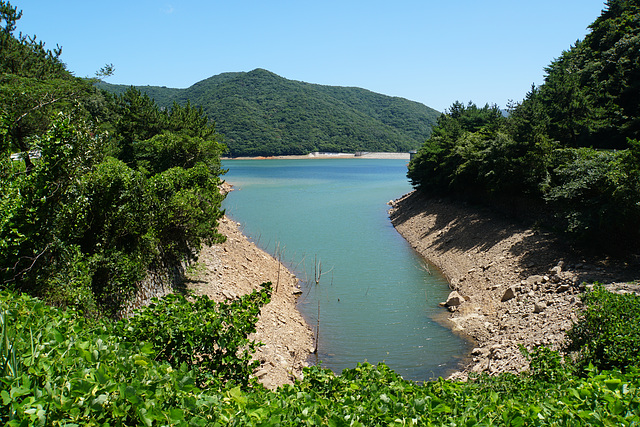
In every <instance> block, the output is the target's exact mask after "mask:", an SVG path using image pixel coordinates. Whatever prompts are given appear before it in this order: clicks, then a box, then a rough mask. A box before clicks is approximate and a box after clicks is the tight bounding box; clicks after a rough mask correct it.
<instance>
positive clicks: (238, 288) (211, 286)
mask: <svg viewBox="0 0 640 427" xmlns="http://www.w3.org/2000/svg"><path fill="white" fill-rule="evenodd" d="M218 229H219V231H220V233H222V234H224V235H225V236H227V241H226V242H225V243H222V244H219V245H215V246H210V247H205V248H204V249H203V250H202V252H201V253H200V257H199V260H198V264H197V265H196V266H195V268H194V269H193V271H191V272H190V274H189V279H190V280H189V281H188V287H189V288H190V289H192V290H193V291H195V292H196V293H197V294H204V295H208V296H209V297H210V298H212V299H214V300H216V301H222V300H225V299H233V298H236V297H238V296H240V295H244V294H247V293H250V292H251V291H253V290H254V289H258V288H259V286H260V284H261V283H264V282H271V283H272V284H273V294H272V296H271V302H270V303H269V304H267V305H266V306H265V307H264V308H263V309H262V312H261V314H260V320H259V321H258V323H257V325H256V333H255V334H253V335H252V336H251V337H250V338H251V339H253V340H255V341H260V342H262V343H264V346H262V347H260V348H259V349H258V350H257V352H256V354H255V357H254V358H255V359H256V360H259V361H260V367H259V368H258V369H257V370H256V372H255V373H254V375H255V376H256V377H258V378H259V379H260V382H262V383H263V384H264V385H265V386H266V387H269V388H272V389H273V388H276V387H278V386H280V385H283V384H287V383H289V384H290V383H292V382H293V379H294V378H296V377H299V376H300V375H301V373H302V368H303V367H304V366H307V362H306V361H307V359H308V357H309V354H310V353H311V352H313V351H314V342H313V334H312V331H311V329H310V328H309V326H308V325H307V323H306V322H305V320H304V318H303V317H302V315H301V314H300V312H299V311H298V310H297V308H296V298H297V295H298V293H299V288H298V279H297V278H296V277H295V276H294V275H293V274H292V273H291V272H290V271H289V270H287V269H286V267H284V265H282V264H281V263H280V262H279V261H278V260H276V259H275V258H273V257H272V256H270V255H269V254H267V253H266V252H264V251H263V250H261V249H259V248H258V247H257V246H256V245H255V244H254V243H253V242H251V241H249V240H248V239H247V238H246V237H245V236H244V235H243V234H242V232H241V231H240V229H239V224H238V223H236V222H234V221H232V220H231V219H229V218H227V217H224V218H223V219H222V220H221V221H220V223H219V226H218Z"/></svg>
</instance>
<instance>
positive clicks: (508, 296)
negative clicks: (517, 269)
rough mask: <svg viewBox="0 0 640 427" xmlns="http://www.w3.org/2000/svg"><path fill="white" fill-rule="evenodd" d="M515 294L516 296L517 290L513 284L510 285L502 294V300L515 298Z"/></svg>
mask: <svg viewBox="0 0 640 427" xmlns="http://www.w3.org/2000/svg"><path fill="white" fill-rule="evenodd" d="M515 296H516V292H515V291H514V289H513V287H512V286H509V287H508V288H507V290H506V291H504V294H503V295H502V299H501V300H500V301H502V302H505V301H509V300H510V299H513V298H515Z"/></svg>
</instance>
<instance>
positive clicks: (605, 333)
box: [567, 285, 640, 371]
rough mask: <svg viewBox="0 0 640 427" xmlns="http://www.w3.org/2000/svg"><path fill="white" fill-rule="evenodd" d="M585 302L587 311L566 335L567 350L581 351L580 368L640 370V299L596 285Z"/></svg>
mask: <svg viewBox="0 0 640 427" xmlns="http://www.w3.org/2000/svg"><path fill="white" fill-rule="evenodd" d="M583 300H584V303H585V304H586V309H585V311H584V313H583V314H582V317H581V318H580V320H579V321H578V322H577V323H575V324H574V325H573V327H572V328H571V329H570V330H569V331H568V333H567V335H568V338H569V340H570V343H569V345H568V349H569V350H574V351H578V366H580V367H582V368H585V367H587V366H588V365H590V364H591V365H593V366H595V367H596V368H598V369H613V368H617V369H621V370H623V371H624V370H627V369H629V368H631V367H640V329H639V328H638V325H640V297H639V296H637V295H633V294H614V293H611V292H609V291H607V290H606V289H605V288H604V287H602V286H600V285H596V286H595V287H594V288H593V289H592V290H591V291H589V292H587V293H586V294H585V295H584V297H583Z"/></svg>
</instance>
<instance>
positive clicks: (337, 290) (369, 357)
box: [224, 159, 468, 380]
mask: <svg viewBox="0 0 640 427" xmlns="http://www.w3.org/2000/svg"><path fill="white" fill-rule="evenodd" d="M224 167H225V168H228V169H229V172H228V173H227V175H226V177H225V179H226V180H227V181H228V182H229V183H231V184H233V185H234V188H235V190H236V191H233V192H231V193H230V194H229V195H228V196H227V199H226V200H225V203H224V208H225V209H226V211H227V214H228V215H229V216H230V217H231V218H233V219H234V220H236V221H238V222H241V223H242V225H243V230H244V233H245V234H246V235H248V236H249V237H250V238H251V239H252V240H253V241H255V242H256V243H257V244H258V245H259V246H261V247H262V248H263V249H265V250H267V251H268V252H269V253H271V254H274V255H277V256H278V257H279V258H280V259H282V260H283V262H285V264H287V265H288V266H289V267H290V268H291V269H292V270H293V271H294V272H295V273H296V274H297V275H298V277H299V278H300V279H301V280H302V281H303V283H302V288H303V291H304V293H303V295H302V296H301V297H300V304H299V308H300V310H301V311H302V313H303V315H304V316H305V318H306V319H307V321H308V322H309V324H310V325H311V326H313V327H314V328H316V325H319V328H318V329H319V330H318V353H317V358H318V360H319V361H320V362H321V363H322V366H324V367H328V368H330V369H332V370H333V371H335V372H341V371H342V370H343V369H345V368H353V367H355V366H356V364H357V363H358V362H364V361H368V362H369V363H373V364H376V363H378V362H382V361H384V362H385V363H386V364H388V365H389V366H390V367H391V368H392V369H394V370H395V371H397V372H398V373H399V374H401V375H402V376H403V377H404V378H407V379H412V380H427V379H430V378H433V377H436V376H439V375H444V374H446V372H447V371H450V370H452V369H455V368H456V366H457V363H459V361H460V356H461V355H463V354H465V353H466V352H467V351H468V348H467V345H468V344H467V343H466V342H465V341H464V340H462V339H461V338H460V337H458V336H456V335H454V334H452V333H451V331H450V330H449V329H448V328H446V327H443V326H442V325H440V324H439V323H437V322H436V321H434V317H435V316H437V315H441V314H442V310H443V309H442V308H441V307H439V306H438V302H440V301H443V300H445V299H446V297H447V295H448V293H449V288H448V285H447V282H446V280H445V279H444V278H443V277H442V276H441V275H440V274H439V273H438V272H437V270H436V269H435V268H433V267H432V266H429V265H427V264H426V263H425V261H424V260H423V259H422V258H421V257H420V256H419V255H418V254H417V253H416V252H415V251H414V250H413V249H412V248H411V247H410V246H409V245H408V244H407V242H406V241H405V240H404V239H403V238H402V237H401V236H400V235H399V234H398V233H397V232H396V230H395V229H394V228H393V226H392V225H391V223H390V221H389V218H388V215H387V210H388V208H389V207H388V206H387V205H386V203H387V202H388V201H389V200H392V199H396V198H398V197H400V196H401V195H403V194H405V193H407V192H409V191H410V190H411V187H410V185H409V183H408V182H407V178H406V176H405V175H406V161H405V160H368V159H309V160H226V161H224ZM318 265H319V266H320V267H318ZM318 271H320V272H321V275H320V278H319V281H318V283H317V284H316V280H315V278H316V277H317V276H318V275H319V274H318ZM318 317H319V320H318Z"/></svg>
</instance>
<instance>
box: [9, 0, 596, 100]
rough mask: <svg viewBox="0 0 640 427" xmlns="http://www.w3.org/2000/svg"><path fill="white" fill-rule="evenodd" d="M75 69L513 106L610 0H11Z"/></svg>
mask: <svg viewBox="0 0 640 427" xmlns="http://www.w3.org/2000/svg"><path fill="white" fill-rule="evenodd" d="M11 3H12V4H13V5H14V6H17V7H18V9H21V10H22V11H23V18H22V19H21V20H20V21H19V22H18V31H22V32H23V33H25V34H30V35H34V34H35V35H37V37H38V39H40V40H43V41H45V42H46V43H47V46H48V47H50V48H53V47H55V46H56V44H59V45H60V46H62V48H63V53H62V60H63V61H64V62H65V63H67V66H68V69H69V70H70V71H72V72H74V73H75V75H77V76H81V77H84V76H93V75H94V74H95V72H96V71H97V70H98V69H100V68H101V67H102V66H103V65H105V64H107V63H112V64H113V65H114V66H115V69H116V72H115V75H114V76H112V77H110V78H109V79H107V81H108V82H110V83H121V84H133V85H158V86H167V87H176V88H184V87H188V86H190V85H192V84H194V83H196V82H198V81H200V80H203V79H205V78H207V77H211V76H213V75H216V74H220V73H223V72H228V71H250V70H253V69H255V68H265V69H267V70H269V71H272V72H274V73H276V74H278V75H280V76H282V77H285V78H287V79H291V80H301V81H305V82H309V83H318V84H325V85H335V86H357V87H361V88H365V89H369V90H372V91H374V92H379V93H383V94H386V95H391V96H400V97H403V98H407V99H411V100H414V101H418V102H421V103H423V104H426V105H428V106H430V107H432V108H435V109H437V110H440V111H444V110H445V109H446V108H448V107H449V106H450V105H451V104H452V103H453V102H454V101H462V102H468V101H473V102H475V103H476V104H479V105H484V104H485V103H491V104H493V103H495V104H498V105H499V106H501V107H504V106H506V104H507V102H508V100H510V99H512V100H514V101H521V100H522V99H523V98H524V96H525V95H526V93H527V91H528V90H529V89H530V87H531V84H532V83H535V84H536V85H538V84H541V83H542V82H543V78H544V67H545V66H547V65H548V64H549V63H550V62H551V61H552V60H553V59H554V58H557V57H558V56H559V55H560V54H561V53H562V51H563V50H566V49H568V48H569V47H570V46H571V45H572V44H573V43H575V41H576V40H577V39H583V38H584V36H585V35H586V34H587V31H588V29H587V26H588V25H589V24H590V23H591V22H593V21H594V20H595V19H596V18H597V17H598V16H599V15H600V12H601V10H602V9H603V7H604V0H536V1H522V0H439V1H433V0H422V1H419V0H395V1H394V2H391V1H384V2H383V1H377V0H367V1H364V0H337V1H334V0H315V1H306V0H294V1H275V0H274V1H269V0H260V1H247V0H224V1H220V0H209V1H204V0H182V1H179V0H175V1H167V0H129V1H122V0H111V1H93V0H92V1H86V0H82V1H80V0H55V1H52V0H14V1H11Z"/></svg>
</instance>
